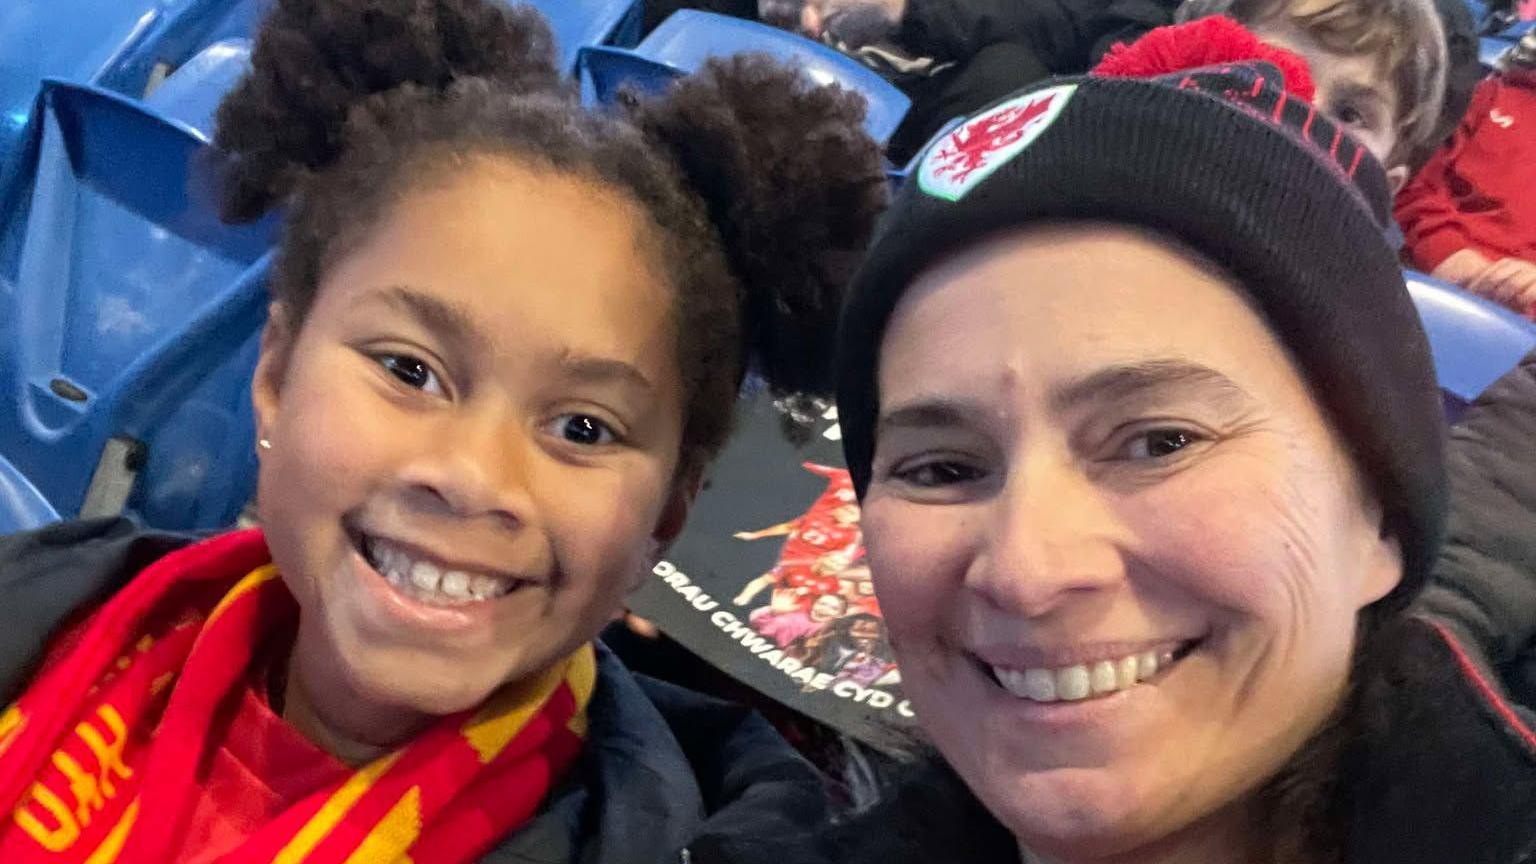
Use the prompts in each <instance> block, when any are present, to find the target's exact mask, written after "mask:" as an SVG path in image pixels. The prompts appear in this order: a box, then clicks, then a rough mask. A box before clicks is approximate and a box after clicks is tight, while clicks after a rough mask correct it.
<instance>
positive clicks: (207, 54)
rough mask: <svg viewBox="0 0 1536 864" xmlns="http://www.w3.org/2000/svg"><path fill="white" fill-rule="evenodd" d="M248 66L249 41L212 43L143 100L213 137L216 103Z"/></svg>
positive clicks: (217, 103) (163, 112)
mask: <svg viewBox="0 0 1536 864" xmlns="http://www.w3.org/2000/svg"><path fill="white" fill-rule="evenodd" d="M250 69H251V42H250V40H248V39H226V40H224V41H222V42H215V43H214V44H212V45H209V46H208V47H207V48H204V49H203V50H202V51H200V52H198V54H197V55H196V56H195V57H193V58H192V59H191V60H188V61H187V62H186V63H184V64H182V66H181V67H180V68H179V69H177V70H176V71H175V72H174V73H172V74H171V76H170V77H169V78H166V79H165V81H164V82H163V83H161V84H160V86H158V87H156V88H155V89H154V90H151V91H150V93H149V95H148V96H146V97H144V103H145V104H146V105H148V106H149V107H151V108H153V109H155V111H156V112H158V113H159V114H161V115H162V116H164V117H169V118H170V119H172V120H180V121H181V122H183V123H185V124H187V125H188V126H190V127H192V128H193V129H195V130H197V131H198V132H199V133H201V134H202V135H203V136H204V137H205V138H212V137H213V119H214V115H215V114H217V113H218V110H219V102H220V101H221V100H223V98H224V95H225V94H226V93H228V92H229V91H230V90H232V89H234V86H235V85H236V84H238V83H239V82H240V79H241V78H242V77H244V76H245V73H247V72H249V71H250Z"/></svg>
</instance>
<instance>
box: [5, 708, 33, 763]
mask: <svg viewBox="0 0 1536 864" xmlns="http://www.w3.org/2000/svg"><path fill="white" fill-rule="evenodd" d="M26 719H27V718H26V717H23V716H22V714H21V709H20V708H17V707H16V706H15V705H12V706H11V707H9V708H7V709H5V713H4V714H0V753H4V752H5V748H7V747H9V746H11V741H12V739H13V738H14V735H13V734H12V733H16V732H20V731H21V727H22V726H24V725H26Z"/></svg>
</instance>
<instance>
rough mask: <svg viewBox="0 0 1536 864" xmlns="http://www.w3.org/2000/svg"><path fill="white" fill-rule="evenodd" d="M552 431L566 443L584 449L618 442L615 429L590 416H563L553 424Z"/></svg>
mask: <svg viewBox="0 0 1536 864" xmlns="http://www.w3.org/2000/svg"><path fill="white" fill-rule="evenodd" d="M551 426H552V428H551V430H550V431H552V432H553V433H554V434H555V435H558V436H559V437H560V438H562V439H563V440H565V441H569V442H570V443H572V444H579V445H581V446H583V447H600V446H603V445H605V444H612V443H614V442H616V441H617V440H618V437H619V436H618V435H616V434H614V431H613V428H612V427H610V426H609V425H608V424H607V423H604V422H603V421H601V420H599V419H597V418H596V417H593V416H592V415H590V414H562V415H560V416H559V417H556V418H555V420H554V422H553V423H552V424H551Z"/></svg>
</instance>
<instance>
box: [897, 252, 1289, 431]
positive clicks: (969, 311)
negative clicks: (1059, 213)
mask: <svg viewBox="0 0 1536 864" xmlns="http://www.w3.org/2000/svg"><path fill="white" fill-rule="evenodd" d="M1264 363H1270V364H1274V363H1279V364H1282V365H1284V364H1285V354H1284V352H1283V350H1282V349H1281V348H1280V346H1279V343H1278V341H1277V340H1276V339H1275V338H1274V337H1273V335H1272V334H1270V333H1269V332H1268V330H1267V328H1266V327H1265V325H1264V323H1263V321H1262V320H1261V319H1260V318H1259V316H1258V315H1257V313H1255V312H1254V311H1253V310H1252V309H1251V308H1250V307H1249V304H1248V302H1247V300H1246V299H1245V298H1244V296H1243V295H1242V294H1241V293H1240V291H1239V289H1238V288H1237V286H1236V285H1235V284H1234V283H1233V282H1232V280H1231V279H1229V278H1228V277H1226V276H1225V275H1224V274H1222V273H1221V272H1220V271H1219V270H1218V269H1217V268H1215V267H1214V265H1212V264H1211V263H1210V262H1208V261H1205V260H1202V259H1200V258H1198V257H1196V256H1194V255H1193V254H1192V253H1190V252H1188V251H1187V250H1185V249H1184V248H1183V247H1181V246H1179V245H1177V244H1175V243H1173V242H1171V241H1166V240H1163V239H1162V238H1159V237H1157V236H1155V235H1152V234H1149V233H1146V232H1141V231H1137V230H1135V229H1131V228H1124V227H1120V226H1110V225H1091V224H1090V225H1080V226H1060V227H1049V228H1042V229H1033V230H1030V231H1028V232H1023V233H1018V234H1013V235H1008V236H1004V237H1000V238H996V239H994V240H992V241H989V242H987V243H984V244H982V245H980V246H977V247H973V248H972V249H971V250H968V251H967V252H965V253H962V254H960V255H957V256H954V257H952V258H950V259H949V260H947V261H945V262H944V263H943V264H941V265H940V266H939V267H936V268H934V269H933V270H930V271H929V272H927V273H926V274H924V275H923V276H921V277H919V278H918V280H917V281H916V282H915V283H914V284H913V286H912V288H911V289H909V291H908V292H907V294H906V295H905V296H904V297H903V299H902V302H901V303H900V304H899V305H898V307H897V309H896V311H895V313H894V315H893V317H892V320H891V325H890V327H889V328H888V329H887V331H886V335H885V340H884V342H883V344H882V350H881V361H880V389H881V392H882V394H884V395H893V394H896V393H900V392H917V391H922V390H925V389H931V388H933V387H935V386H937V385H941V384H943V385H945V386H943V388H942V389H944V390H953V389H956V388H960V389H976V388H981V389H996V388H1004V389H1006V388H1008V387H1014V386H1026V385H1027V386H1029V387H1031V388H1035V389H1038V388H1040V387H1041V386H1042V385H1043V384H1044V383H1045V382H1049V386H1050V387H1051V388H1052V389H1062V388H1067V389H1070V388H1071V387H1072V386H1073V385H1072V382H1091V381H1092V380H1094V379H1098V378H1103V377H1104V376H1106V375H1108V376H1110V377H1116V378H1118V379H1121V380H1122V382H1123V380H1124V379H1128V378H1135V377H1137V375H1138V374H1140V377H1143V378H1145V377H1147V374H1146V373H1149V372H1151V371H1158V370H1161V371H1163V372H1167V373H1169V376H1170V377H1174V378H1180V377H1182V378H1186V379H1188V378H1194V377H1200V376H1201V374H1202V373H1201V370H1205V371H1206V372H1208V373H1213V374H1206V375H1205V377H1207V378H1210V379H1212V380H1214V379H1215V378H1217V377H1226V378H1229V379H1233V380H1237V379H1240V378H1242V377H1243V376H1244V374H1245V373H1246V372H1247V371H1248V370H1250V369H1251V368H1252V367H1253V366H1254V365H1255V364H1264ZM1116 370H1118V371H1116ZM1083 386H1088V385H1087V384H1086V383H1085V384H1083ZM883 401H884V400H883Z"/></svg>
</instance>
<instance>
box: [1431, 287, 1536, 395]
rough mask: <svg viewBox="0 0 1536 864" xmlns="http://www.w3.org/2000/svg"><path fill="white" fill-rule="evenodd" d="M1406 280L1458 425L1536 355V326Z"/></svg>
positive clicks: (1459, 294)
mask: <svg viewBox="0 0 1536 864" xmlns="http://www.w3.org/2000/svg"><path fill="white" fill-rule="evenodd" d="M1403 275H1404V276H1405V277H1406V279H1407V282H1408V292H1409V294H1410V295H1411V296H1412V297H1413V304H1414V306H1415V307H1417V309H1418V312H1419V320H1420V321H1421V322H1422V323H1423V324H1424V331H1425V333H1427V334H1428V336H1429V350H1430V352H1431V353H1432V354H1433V355H1434V360H1435V374H1436V375H1437V376H1438V377H1439V379H1440V389H1441V391H1442V392H1443V393H1444V394H1445V397H1446V407H1447V409H1448V410H1449V411H1450V413H1451V414H1452V415H1453V416H1452V419H1455V415H1456V414H1459V412H1460V411H1461V409H1463V408H1465V407H1466V406H1467V405H1470V404H1471V403H1472V402H1473V401H1474V400H1476V399H1477V397H1478V396H1480V395H1482V392H1483V391H1484V390H1486V389H1488V386H1489V385H1490V384H1492V383H1493V382H1495V381H1497V380H1498V379H1499V378H1500V377H1502V376H1503V375H1504V374H1505V373H1506V372H1508V371H1509V370H1511V369H1513V368H1515V365H1516V364H1517V363H1519V362H1520V359H1521V358H1522V357H1524V356H1525V355H1526V354H1529V353H1530V352H1531V351H1533V350H1536V324H1533V323H1531V322H1530V321H1527V320H1525V319H1524V318H1521V317H1520V316H1518V315H1516V314H1515V313H1513V312H1510V311H1509V310H1507V309H1504V308H1503V307H1501V306H1498V305H1496V304H1494V303H1490V302H1489V301H1487V300H1484V299H1483V298H1481V297H1478V296H1476V295H1474V294H1471V293H1469V292H1467V291H1464V290H1462V289H1460V288H1457V287H1456V286H1454V285H1450V284H1447V283H1445V282H1441V281H1440V280H1438V279H1434V278H1432V277H1430V276H1426V275H1424V274H1422V273H1415V272H1412V271H1409V272H1406V273H1404V274H1403Z"/></svg>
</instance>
